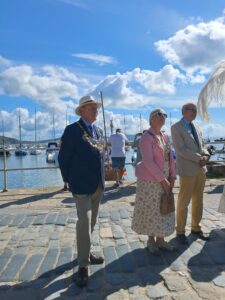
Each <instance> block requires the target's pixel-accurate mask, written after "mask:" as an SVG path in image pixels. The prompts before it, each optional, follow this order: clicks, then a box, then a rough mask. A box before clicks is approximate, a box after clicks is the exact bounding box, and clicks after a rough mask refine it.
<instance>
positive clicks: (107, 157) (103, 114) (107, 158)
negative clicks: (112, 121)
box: [100, 91, 110, 167]
mask: <svg viewBox="0 0 225 300" xmlns="http://www.w3.org/2000/svg"><path fill="white" fill-rule="evenodd" d="M100 97H101V103H102V116H103V124H104V140H105V149H106V160H107V163H108V167H109V164H110V162H109V148H108V145H107V135H106V125H105V111H104V103H103V95H102V91H100Z"/></svg>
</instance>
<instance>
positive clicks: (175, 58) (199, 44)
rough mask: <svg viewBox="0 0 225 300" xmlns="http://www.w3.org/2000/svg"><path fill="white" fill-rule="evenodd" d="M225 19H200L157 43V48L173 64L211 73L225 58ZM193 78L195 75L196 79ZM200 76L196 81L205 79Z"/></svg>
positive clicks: (188, 69) (189, 70)
mask: <svg viewBox="0 0 225 300" xmlns="http://www.w3.org/2000/svg"><path fill="white" fill-rule="evenodd" d="M224 20H225V18H224V17H221V18H218V19H216V20H214V21H210V22H208V23H206V22H200V23H198V24H197V25H189V26H187V27H186V28H184V29H182V30H179V31H177V32H176V33H175V35H174V36H172V37H170V38H169V39H168V40H160V41H157V42H156V43H155V47H156V49H157V50H158V51H159V52H160V53H161V54H162V56H163V57H164V58H165V59H166V60H167V61H169V62H170V63H171V64H173V65H178V66H179V67H180V68H181V69H183V70H185V71H186V72H188V73H194V72H196V71H199V70H201V71H203V72H205V73H207V72H209V71H210V69H211V67H212V66H213V65H214V64H216V63H217V62H218V61H220V60H222V59H224V58H225V24H224V22H225V21H224ZM192 79H193V78H192ZM203 79H204V76H203V74H202V77H198V78H196V79H195V80H197V82H201V81H202V80H203Z"/></svg>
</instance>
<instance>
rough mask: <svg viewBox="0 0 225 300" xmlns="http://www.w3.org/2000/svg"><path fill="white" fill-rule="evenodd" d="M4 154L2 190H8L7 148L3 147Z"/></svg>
mask: <svg viewBox="0 0 225 300" xmlns="http://www.w3.org/2000/svg"><path fill="white" fill-rule="evenodd" d="M3 155H4V188H3V190H2V192H8V190H7V166H6V150H5V147H3Z"/></svg>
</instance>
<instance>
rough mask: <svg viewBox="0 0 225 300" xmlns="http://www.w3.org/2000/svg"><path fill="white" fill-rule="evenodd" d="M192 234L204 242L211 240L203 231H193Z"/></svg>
mask: <svg viewBox="0 0 225 300" xmlns="http://www.w3.org/2000/svg"><path fill="white" fill-rule="evenodd" d="M191 234H194V235H197V237H198V238H200V239H201V240H203V241H209V240H210V237H209V236H208V235H205V234H204V233H203V232H202V231H201V230H200V231H194V230H191Z"/></svg>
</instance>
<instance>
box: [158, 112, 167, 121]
mask: <svg viewBox="0 0 225 300" xmlns="http://www.w3.org/2000/svg"><path fill="white" fill-rule="evenodd" d="M155 115H156V116H158V117H162V116H163V117H164V118H165V119H166V118H167V114H164V113H162V112H160V111H158V112H157V113H156V114H155Z"/></svg>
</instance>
